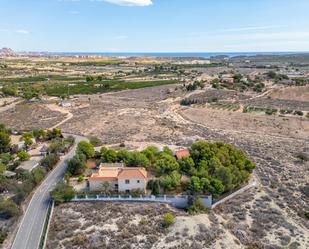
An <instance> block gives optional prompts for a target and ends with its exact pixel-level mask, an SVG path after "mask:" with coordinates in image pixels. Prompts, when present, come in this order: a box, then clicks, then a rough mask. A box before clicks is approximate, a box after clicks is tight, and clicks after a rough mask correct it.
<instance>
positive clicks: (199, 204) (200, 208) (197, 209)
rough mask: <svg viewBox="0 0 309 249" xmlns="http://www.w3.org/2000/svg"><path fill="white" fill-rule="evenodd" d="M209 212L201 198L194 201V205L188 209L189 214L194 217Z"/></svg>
mask: <svg viewBox="0 0 309 249" xmlns="http://www.w3.org/2000/svg"><path fill="white" fill-rule="evenodd" d="M207 211H208V208H206V207H205V205H204V203H203V201H202V200H201V199H200V198H198V199H196V200H194V201H193V203H192V205H190V206H189V208H188V212H189V213H190V214H192V215H193V214H200V213H205V212H207Z"/></svg>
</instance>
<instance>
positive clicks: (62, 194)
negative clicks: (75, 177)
mask: <svg viewBox="0 0 309 249" xmlns="http://www.w3.org/2000/svg"><path fill="white" fill-rule="evenodd" d="M74 195H75V191H74V189H73V187H71V186H68V185H66V184H64V183H59V184H58V185H57V186H56V187H55V189H54V190H53V191H52V192H51V197H52V198H53V199H54V201H55V204H56V205H58V204H61V203H64V202H68V201H70V200H72V199H73V198H74Z"/></svg>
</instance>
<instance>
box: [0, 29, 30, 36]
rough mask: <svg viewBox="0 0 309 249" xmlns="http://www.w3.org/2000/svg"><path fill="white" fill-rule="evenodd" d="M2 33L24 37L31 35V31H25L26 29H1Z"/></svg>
mask: <svg viewBox="0 0 309 249" xmlns="http://www.w3.org/2000/svg"><path fill="white" fill-rule="evenodd" d="M0 32H8V33H18V34H23V35H28V34H30V31H28V30H24V29H19V30H10V29H0Z"/></svg>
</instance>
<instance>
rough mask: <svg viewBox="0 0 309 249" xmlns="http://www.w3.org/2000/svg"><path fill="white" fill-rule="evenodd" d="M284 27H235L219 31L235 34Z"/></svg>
mask: <svg viewBox="0 0 309 249" xmlns="http://www.w3.org/2000/svg"><path fill="white" fill-rule="evenodd" d="M282 27H285V26H275V25H273V26H249V27H237V28H228V29H222V30H219V31H223V32H237V31H250V30H267V29H277V28H282Z"/></svg>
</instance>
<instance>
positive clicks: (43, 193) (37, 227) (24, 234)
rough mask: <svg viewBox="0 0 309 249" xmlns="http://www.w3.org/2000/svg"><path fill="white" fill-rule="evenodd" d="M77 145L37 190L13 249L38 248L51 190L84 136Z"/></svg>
mask: <svg viewBox="0 0 309 249" xmlns="http://www.w3.org/2000/svg"><path fill="white" fill-rule="evenodd" d="M74 137H75V142H76V143H75V146H74V147H73V148H72V149H71V151H70V152H69V153H68V154H67V155H65V157H64V158H63V160H61V162H59V163H58V165H57V167H55V169H54V170H53V171H52V172H51V173H50V174H49V175H48V176H47V178H46V179H45V180H44V181H43V183H42V184H41V185H40V186H39V187H38V188H37V190H36V191H35V193H34V195H33V197H32V199H31V201H30V203H29V205H28V207H27V210H26V212H25V214H24V216H23V218H22V221H21V225H20V227H19V229H18V232H17V234H16V236H15V239H14V242H13V244H12V247H11V249H37V248H38V246H39V243H40V238H41V232H42V229H43V226H44V221H45V217H46V214H47V211H48V206H49V204H50V195H49V192H50V191H51V190H52V189H53V188H54V186H55V185H56V184H57V183H58V182H59V181H60V180H62V178H63V176H64V174H65V170H66V160H68V159H70V158H72V157H73V156H74V155H75V151H76V144H78V143H79V142H80V141H82V140H86V139H85V138H84V137H81V136H76V135H74Z"/></svg>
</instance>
